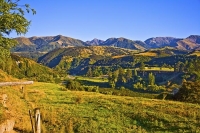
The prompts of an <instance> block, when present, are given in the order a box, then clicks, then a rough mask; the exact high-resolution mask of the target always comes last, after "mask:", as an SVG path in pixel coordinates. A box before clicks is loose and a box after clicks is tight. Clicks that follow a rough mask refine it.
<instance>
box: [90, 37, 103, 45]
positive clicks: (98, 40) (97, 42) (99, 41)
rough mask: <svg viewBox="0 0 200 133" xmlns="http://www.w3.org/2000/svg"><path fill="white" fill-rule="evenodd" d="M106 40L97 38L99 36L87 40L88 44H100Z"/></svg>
mask: <svg viewBox="0 0 200 133" xmlns="http://www.w3.org/2000/svg"><path fill="white" fill-rule="evenodd" d="M103 42H104V41H103V40H100V39H97V38H94V39H93V40H91V41H86V43H87V44H88V45H100V44H101V43H103Z"/></svg>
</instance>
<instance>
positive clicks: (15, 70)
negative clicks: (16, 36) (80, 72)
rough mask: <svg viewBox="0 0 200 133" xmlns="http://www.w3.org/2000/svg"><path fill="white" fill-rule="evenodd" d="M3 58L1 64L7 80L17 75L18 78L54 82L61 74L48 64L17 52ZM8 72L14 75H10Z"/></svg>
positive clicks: (0, 66)
mask: <svg viewBox="0 0 200 133" xmlns="http://www.w3.org/2000/svg"><path fill="white" fill-rule="evenodd" d="M1 60H3V62H4V63H3V64H0V70H1V77H2V78H5V79H4V80H6V81H7V79H8V80H9V79H10V80H11V81H12V80H13V79H12V77H15V78H18V79H27V80H34V81H44V82H54V78H56V77H57V76H58V75H59V74H58V72H56V71H54V70H52V69H50V68H48V67H46V66H43V65H41V64H38V63H36V62H35V61H33V60H30V59H28V58H23V57H20V56H18V55H15V54H11V56H10V57H7V58H5V59H4V58H2V59H1ZM6 73H7V74H9V75H11V76H12V77H10V76H8V75H7V74H6ZM9 77H10V78H9ZM4 80H3V81H4Z"/></svg>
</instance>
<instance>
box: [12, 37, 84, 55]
mask: <svg viewBox="0 0 200 133" xmlns="http://www.w3.org/2000/svg"><path fill="white" fill-rule="evenodd" d="M16 40H17V41H18V45H17V46H16V47H14V48H13V49H12V51H13V52H36V51H37V52H38V51H40V52H48V51H51V50H53V49H56V48H62V47H74V46H87V44H86V43H85V42H83V41H81V40H78V39H74V38H70V37H65V36H62V35H57V36H45V37H36V36H35V37H30V38H25V37H19V38H16Z"/></svg>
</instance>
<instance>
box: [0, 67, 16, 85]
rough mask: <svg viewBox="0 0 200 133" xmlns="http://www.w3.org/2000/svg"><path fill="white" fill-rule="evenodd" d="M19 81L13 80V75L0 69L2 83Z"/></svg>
mask: <svg viewBox="0 0 200 133" xmlns="http://www.w3.org/2000/svg"><path fill="white" fill-rule="evenodd" d="M17 80H18V79H16V78H13V77H12V76H11V75H8V74H7V73H6V72H4V71H3V70H1V69H0V82H6V81H17Z"/></svg>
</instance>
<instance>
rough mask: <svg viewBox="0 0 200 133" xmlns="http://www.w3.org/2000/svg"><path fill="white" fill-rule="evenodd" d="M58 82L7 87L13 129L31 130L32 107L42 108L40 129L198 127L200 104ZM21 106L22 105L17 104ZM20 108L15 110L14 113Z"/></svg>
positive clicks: (173, 129)
mask: <svg viewBox="0 0 200 133" xmlns="http://www.w3.org/2000/svg"><path fill="white" fill-rule="evenodd" d="M62 88H63V87H61V86H59V85H55V84H49V83H48V84H47V83H34V84H33V85H29V86H27V87H26V92H25V97H23V94H22V93H20V92H19V90H18V88H17V87H14V88H12V87H3V88H1V89H2V90H3V92H4V93H6V94H7V95H8V98H9V101H8V102H7V108H8V109H9V112H10V114H9V115H8V114H7V115H6V113H5V112H6V111H5V109H4V108H3V107H2V106H0V113H1V112H2V115H1V117H3V118H4V119H6V118H7V117H10V116H14V118H15V120H16V124H15V127H14V129H15V130H17V131H19V132H31V124H29V123H30V121H29V114H28V110H29V109H31V110H33V109H34V108H40V112H41V115H42V132H77V133H79V132H80V133H86V132H139V131H141V132H199V131H200V128H199V126H198V125H199V122H200V121H199V118H200V106H199V105H198V104H190V103H181V102H174V101H165V100H156V99H146V98H141V97H124V96H112V95H103V94H100V93H95V92H84V91H64V90H62ZM19 106H20V108H18V107H19ZM16 114H17V115H16Z"/></svg>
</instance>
